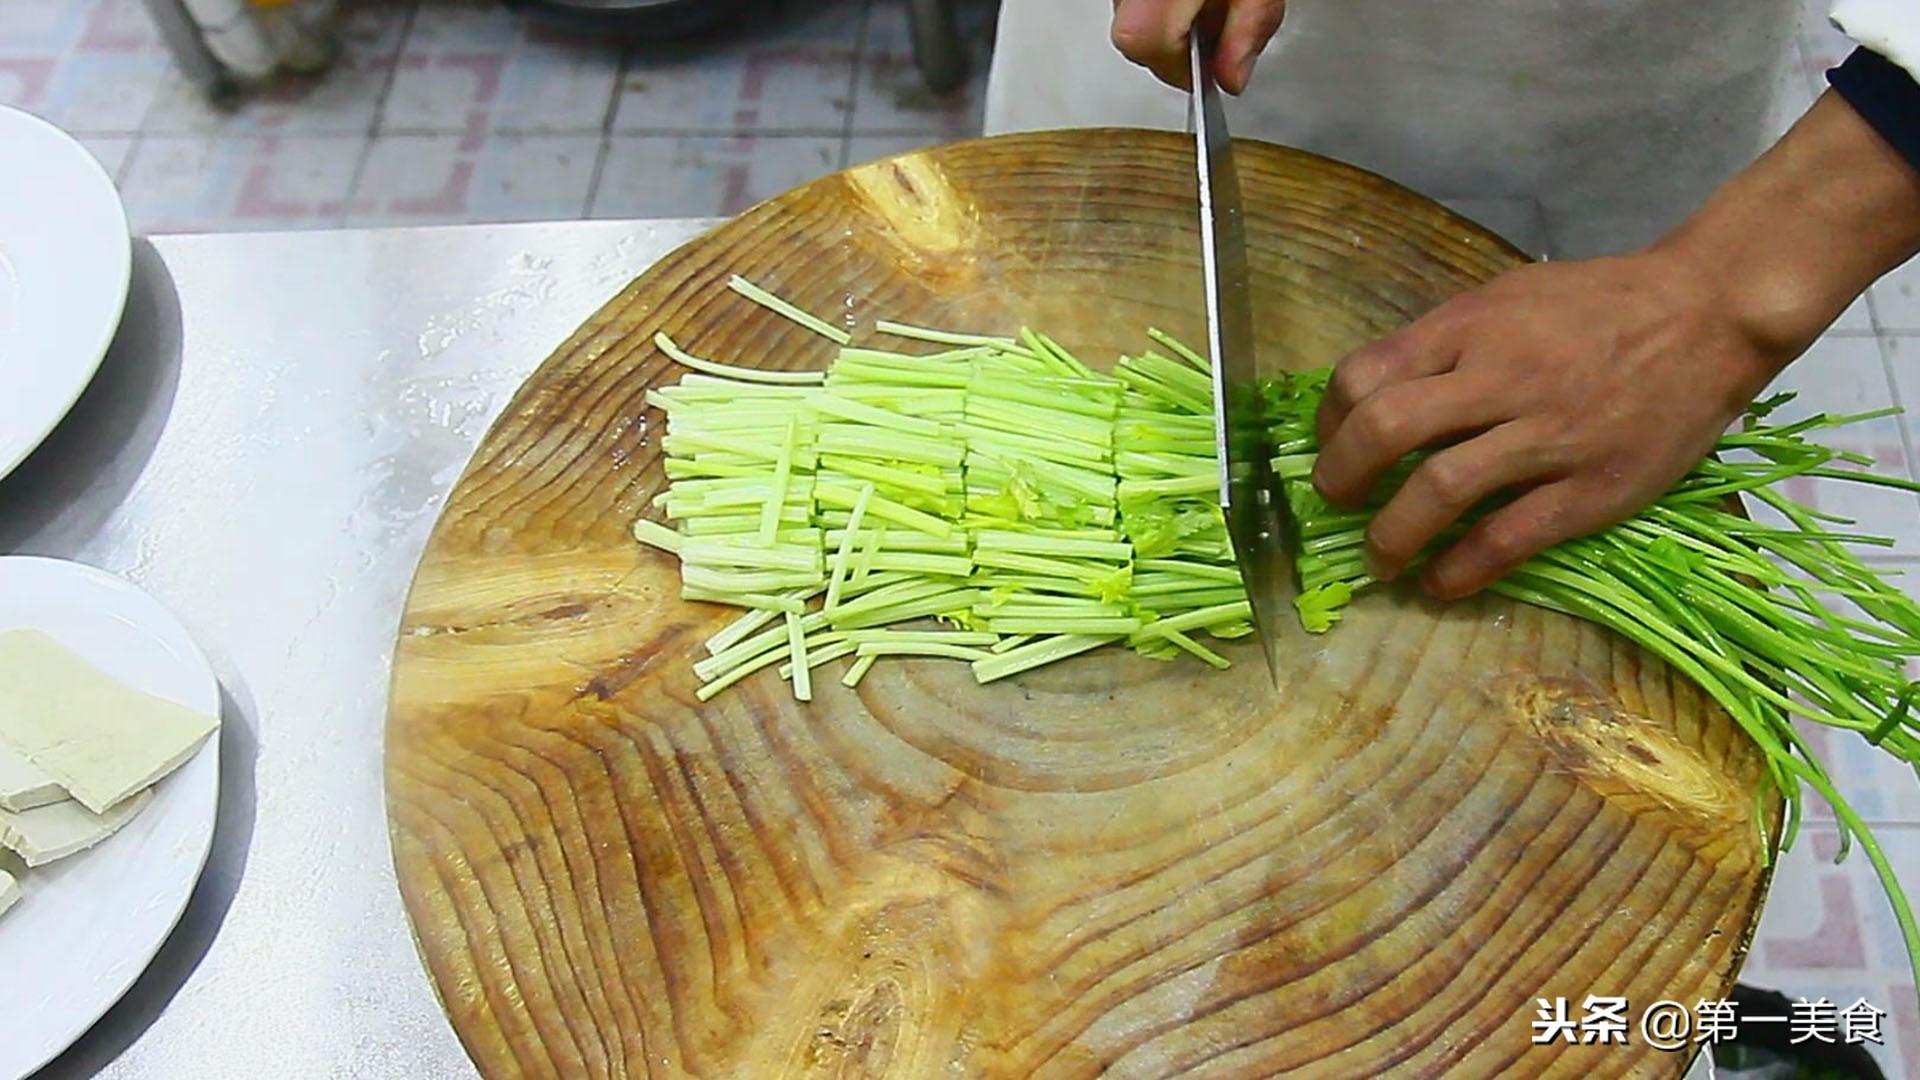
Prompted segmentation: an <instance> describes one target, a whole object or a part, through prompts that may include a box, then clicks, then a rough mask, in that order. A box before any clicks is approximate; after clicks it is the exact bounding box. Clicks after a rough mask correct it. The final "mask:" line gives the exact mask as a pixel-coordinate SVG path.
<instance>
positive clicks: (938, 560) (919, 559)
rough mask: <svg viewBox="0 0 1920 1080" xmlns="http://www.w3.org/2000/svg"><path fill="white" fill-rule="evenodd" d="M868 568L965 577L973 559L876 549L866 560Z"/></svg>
mask: <svg viewBox="0 0 1920 1080" xmlns="http://www.w3.org/2000/svg"><path fill="white" fill-rule="evenodd" d="M866 566H867V568H868V569H869V570H903V571H906V572H907V573H910V574H939V575H943V576H946V577H966V576H967V575H968V574H970V573H972V572H973V560H972V559H969V558H967V557H966V556H965V555H927V554H923V553H921V552H916V551H876V552H874V553H873V557H872V558H870V559H868V560H867V561H866Z"/></svg>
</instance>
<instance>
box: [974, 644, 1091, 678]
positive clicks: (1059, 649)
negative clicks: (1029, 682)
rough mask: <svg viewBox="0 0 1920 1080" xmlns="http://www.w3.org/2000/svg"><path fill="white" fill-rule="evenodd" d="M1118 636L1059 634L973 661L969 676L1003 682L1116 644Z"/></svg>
mask: <svg viewBox="0 0 1920 1080" xmlns="http://www.w3.org/2000/svg"><path fill="white" fill-rule="evenodd" d="M1119 640H1120V639H1119V638H1118V637H1109V636H1104V635H1088V636H1081V635H1076V634H1060V635H1058V636H1055V637H1046V638H1041V639H1039V640H1038V641H1031V642H1028V643H1027V644H1025V645H1022V646H1020V647H1019V648H1017V649H1010V650H1008V651H1006V652H1004V653H1001V654H999V655H998V656H995V655H992V654H989V655H988V657H987V659H985V660H975V661H974V662H973V677H974V679H975V680H976V681H978V682H983V683H989V682H993V681H994V680H995V679H1004V678H1006V677H1007V676H1009V675H1018V674H1019V673H1020V672H1022V671H1026V670H1027V669H1029V668H1036V667H1039V666H1041V665H1042V664H1051V663H1053V662H1054V661H1056V660H1065V659H1066V658H1067V657H1069V656H1075V655H1078V654H1080V653H1083V652H1086V651H1088V650H1090V649H1097V648H1099V647H1100V646H1102V645H1105V644H1106V643H1107V642H1109V641H1119Z"/></svg>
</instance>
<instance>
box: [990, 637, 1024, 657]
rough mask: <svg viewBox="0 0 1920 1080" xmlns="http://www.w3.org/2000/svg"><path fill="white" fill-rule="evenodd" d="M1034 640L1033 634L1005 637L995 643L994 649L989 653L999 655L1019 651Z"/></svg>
mask: <svg viewBox="0 0 1920 1080" xmlns="http://www.w3.org/2000/svg"><path fill="white" fill-rule="evenodd" d="M1033 638H1034V635H1032V634H1015V635H1013V636H1012V637H1003V638H1001V639H1000V640H999V641H996V642H994V644H993V648H991V649H988V650H987V651H988V652H990V653H994V654H996V655H998V654H1000V653H1003V652H1007V651H1009V650H1011V649H1017V648H1019V647H1020V646H1022V645H1025V644H1026V643H1027V642H1029V641H1032V640H1033Z"/></svg>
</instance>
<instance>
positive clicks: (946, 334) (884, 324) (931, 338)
mask: <svg viewBox="0 0 1920 1080" xmlns="http://www.w3.org/2000/svg"><path fill="white" fill-rule="evenodd" d="M873 328H874V329H875V330H877V331H879V332H880V333H882V334H891V335H893V336H894V337H902V338H908V339H910V340H913V341H927V342H932V343H933V344H935V345H993V346H998V347H1000V348H1004V349H1010V348H1012V347H1013V344H1014V342H1013V339H1012V338H1003V337H990V336H988V335H986V334H956V333H954V332H952V331H949V330H929V329H927V328H926V327H924V326H911V325H908V324H907V323H897V322H890V321H888V320H886V319H881V320H880V321H878V322H876V323H874V324H873Z"/></svg>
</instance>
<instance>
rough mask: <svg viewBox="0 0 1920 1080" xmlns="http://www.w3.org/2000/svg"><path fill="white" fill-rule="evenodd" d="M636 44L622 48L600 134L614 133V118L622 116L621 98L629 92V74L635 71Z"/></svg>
mask: <svg viewBox="0 0 1920 1080" xmlns="http://www.w3.org/2000/svg"><path fill="white" fill-rule="evenodd" d="M633 54H634V43H633V42H631V41H629V42H627V43H626V44H625V45H622V46H621V47H620V64H619V66H618V67H616V68H615V69H614V73H613V91H612V92H611V93H609V94H608V95H607V111H606V113H605V114H603V115H602V116H601V117H600V134H602V135H611V134H612V133H613V118H614V117H616V116H618V115H620V98H621V96H622V95H623V94H625V93H626V90H627V74H628V73H629V72H630V71H632V69H633Z"/></svg>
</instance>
